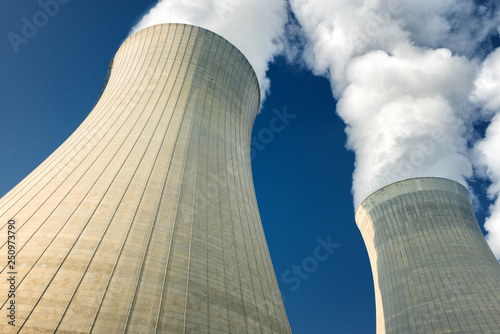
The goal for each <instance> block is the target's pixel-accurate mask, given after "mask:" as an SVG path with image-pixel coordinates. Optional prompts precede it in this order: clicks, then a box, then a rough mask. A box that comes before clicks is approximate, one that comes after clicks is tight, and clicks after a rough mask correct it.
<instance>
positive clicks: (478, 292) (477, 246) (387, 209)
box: [356, 178, 500, 334]
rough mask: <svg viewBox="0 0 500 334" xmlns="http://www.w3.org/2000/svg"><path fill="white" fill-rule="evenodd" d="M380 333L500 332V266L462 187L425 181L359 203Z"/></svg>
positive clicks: (401, 185) (385, 190)
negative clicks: (373, 285)
mask: <svg viewBox="0 0 500 334" xmlns="http://www.w3.org/2000/svg"><path fill="white" fill-rule="evenodd" d="M356 222H357V224H358V227H359V229H360V230H361V233H362V235H363V239H364V241H365V243H366V247H367V249H368V254H369V256H370V261H371V266H372V271H373V279H374V283H375V299H376V308H377V333H378V334H382V333H394V334H395V333H491V334H493V333H500V265H499V264H498V262H497V260H496V259H495V257H494V255H493V253H492V252H491V250H490V248H489V247H488V244H487V243H486V241H485V239H484V237H483V235H482V233H481V230H480V229H479V226H478V224H477V220H476V217H475V215H474V211H473V209H472V205H471V200H470V195H469V193H468V191H467V189H465V188H464V187H463V186H461V185H460V184H458V183H456V182H454V181H450V180H446V179H441V178H417V179H410V180H405V181H401V182H397V183H394V184H391V185H389V186H387V187H385V188H382V189H380V190H378V191H377V192H375V193H374V194H372V195H371V196H370V197H368V199H366V200H365V201H364V202H363V203H362V204H361V205H360V207H359V209H358V211H357V213H356Z"/></svg>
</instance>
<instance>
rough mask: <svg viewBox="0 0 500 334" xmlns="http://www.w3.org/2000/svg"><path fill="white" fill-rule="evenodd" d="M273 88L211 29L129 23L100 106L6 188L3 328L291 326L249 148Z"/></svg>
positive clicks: (0, 286) (1, 212)
mask: <svg viewBox="0 0 500 334" xmlns="http://www.w3.org/2000/svg"><path fill="white" fill-rule="evenodd" d="M259 91H260V90H259V85H258V82H257V79H256V76H255V73H254V72H253V69H252V67H251V66H250V64H249V63H248V62H247V60H246V59H245V57H244V56H243V55H242V54H241V53H240V52H239V51H238V50H237V49H236V48H235V47H234V46H232V45H231V44H230V43H228V42H227V41H226V40H224V39H223V38H222V37H220V36H218V35H216V34H214V33H212V32H210V31H207V30H204V29H201V28H198V27H194V26H190V25H184V24H168V25H158V26H154V27H150V28H147V29H144V30H142V31H140V32H138V33H136V34H134V35H133V36H131V37H130V38H128V39H127V40H126V41H125V42H124V43H123V45H122V46H121V47H120V49H119V50H118V52H117V54H116V56H115V58H114V63H113V68H112V71H111V76H110V78H109V82H108V84H107V86H106V89H105V90H104V92H103V94H102V96H101V98H100V100H99V102H98V103H97V104H96V105H95V107H94V110H93V111H92V112H91V113H90V114H89V115H88V117H87V118H86V119H85V121H84V122H83V123H82V125H81V126H80V127H79V128H78V129H77V130H76V131H75V132H74V133H73V134H72V135H71V136H70V137H69V138H68V139H67V140H66V142H64V143H63V144H62V145H61V146H60V147H59V148H58V149H57V150H56V151H55V152H54V153H53V154H52V155H51V156H49V157H48V158H47V159H46V161H44V162H43V163H42V164H41V165H40V166H39V167H38V168H36V169H35V170H34V171H33V172H32V173H31V174H30V175H28V176H27V177H26V178H25V179H24V180H23V181H22V182H20V183H19V185H18V186H16V187H15V188H13V189H12V190H11V191H10V192H9V193H8V194H6V195H5V196H4V197H3V198H2V199H0V226H2V227H1V228H0V233H1V231H4V232H5V229H6V226H7V221H8V220H9V219H11V218H13V217H14V218H15V220H16V224H17V227H18V236H19V241H20V243H19V246H18V263H19V270H18V277H17V291H16V293H17V297H16V302H17V305H19V307H18V309H17V313H16V324H18V326H17V327H12V326H8V325H7V323H6V322H0V331H1V332H2V333H16V332H26V333H30V332H64V333H66V332H71V333H89V332H92V333H107V332H110V331H111V332H130V333H136V332H137V333H139V332H156V333H160V332H168V333H188V332H200V333H209V332H210V333H236V332H237V333H290V327H289V324H288V320H287V318H286V313H285V310H284V307H283V303H282V301H281V300H277V299H276V297H277V296H279V289H278V285H277V282H276V277H275V275H274V270H273V268H272V264H271V260H270V256H269V253H268V249H267V245H266V241H265V237H264V234H263V229H262V224H261V221H260V217H259V213H258V208H257V204H256V199H255V192H254V189H253V181H252V176H251V165H250V154H249V151H247V148H248V147H249V146H250V136H251V129H252V124H253V120H254V118H255V116H256V113H257V110H258V107H259V104H260V101H259ZM242 148H245V149H244V150H243V151H242ZM6 247H7V245H6V244H5V243H3V244H2V246H1V247H0V252H2V251H4V252H5V250H6ZM1 269H2V271H1V272H0V290H2V291H7V290H8V289H7V281H6V275H7V270H6V267H2V268H1ZM7 302H8V300H7V298H6V296H5V295H4V296H0V305H1V309H2V312H5V309H6V307H7Z"/></svg>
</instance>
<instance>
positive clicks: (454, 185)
mask: <svg viewBox="0 0 500 334" xmlns="http://www.w3.org/2000/svg"><path fill="white" fill-rule="evenodd" d="M428 190H441V191H448V192H452V193H456V194H459V195H462V196H464V197H466V198H467V199H468V200H469V201H470V193H469V190H467V188H466V187H465V186H464V185H462V184H460V183H458V182H457V181H454V180H451V179H447V178H444V177H432V176H431V177H414V178H410V179H404V180H400V181H396V182H393V183H391V184H388V185H386V186H384V187H382V188H380V189H378V190H376V191H375V192H373V193H371V194H370V195H369V196H368V197H366V198H365V200H364V201H363V202H361V204H360V205H359V206H358V208H357V210H356V214H355V217H356V219H355V220H356V222H358V216H359V215H361V214H362V213H363V212H368V211H370V210H371V209H373V208H374V207H375V206H377V204H379V203H383V202H385V201H387V200H389V199H391V198H393V197H396V196H399V195H402V194H407V193H411V192H418V191H428Z"/></svg>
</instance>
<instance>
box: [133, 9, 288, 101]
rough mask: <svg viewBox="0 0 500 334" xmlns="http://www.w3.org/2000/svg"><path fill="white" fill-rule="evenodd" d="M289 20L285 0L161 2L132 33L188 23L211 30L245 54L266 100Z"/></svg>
mask: <svg viewBox="0 0 500 334" xmlns="http://www.w3.org/2000/svg"><path fill="white" fill-rule="evenodd" d="M287 20H288V13H287V4H286V2H285V0H208V1H207V0H160V1H159V2H158V4H157V5H156V6H155V7H154V8H153V9H151V10H150V12H149V13H148V14H146V15H145V16H144V17H143V18H142V19H141V21H140V22H139V23H138V24H137V25H136V26H135V27H134V28H133V29H132V33H134V32H136V31H139V30H141V29H143V28H146V27H149V26H152V25H155V24H159V23H186V24H193V25H197V26H200V27H202V28H205V29H208V30H211V31H213V32H215V33H217V34H219V35H221V36H223V37H224V38H226V39H227V40H228V41H230V42H231V43H232V44H234V45H235V46H236V47H237V48H238V49H240V50H241V51H242V52H243V54H245V56H246V57H247V59H248V60H249V61H250V63H251V64H252V66H253V68H254V69H255V72H256V73H257V77H258V79H259V82H260V85H261V92H262V98H264V96H265V93H266V92H267V91H268V90H269V87H270V82H269V79H268V78H267V77H266V71H267V69H268V63H269V62H270V61H272V60H273V58H274V56H275V55H277V54H279V53H280V52H282V50H283V39H284V33H285V24H286V22H287Z"/></svg>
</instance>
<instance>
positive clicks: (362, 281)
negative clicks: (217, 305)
mask: <svg viewBox="0 0 500 334" xmlns="http://www.w3.org/2000/svg"><path fill="white" fill-rule="evenodd" d="M61 2H63V1H62V0H61ZM155 3H156V2H155V1H144V0H142V1H138V0H127V1H123V0H122V1H118V0H107V1H92V0H91V1H85V2H83V1H74V0H73V1H68V3H67V4H65V5H61V6H60V8H59V10H58V12H57V13H56V14H55V15H54V16H53V17H50V18H49V20H48V22H47V24H46V25H45V26H43V27H41V28H39V29H38V31H36V32H32V35H33V36H32V37H30V38H29V39H27V41H25V42H27V43H25V44H20V45H19V46H18V49H19V50H18V52H17V53H16V52H15V50H14V48H13V47H12V45H11V43H10V42H9V39H8V36H9V35H8V34H9V33H10V32H13V33H16V34H18V35H21V34H22V32H21V29H22V26H23V25H24V23H23V18H27V19H28V20H33V15H36V14H37V13H38V12H39V11H40V10H41V7H40V5H39V4H37V1H33V0H29V1H22V2H20V1H14V0H4V1H2V2H1V3H0V13H1V14H0V75H1V76H0V143H1V144H0V145H1V146H0V147H1V150H0V196H3V195H4V194H5V193H7V192H8V191H9V190H10V189H11V188H12V187H14V186H15V185H16V184H17V183H18V182H20V181H21V180H22V179H23V178H24V177H25V176H26V175H28V174H29V173H30V172H31V171H32V170H33V169H34V168H36V167H37V166H38V165H39V164H40V163H41V162H42V161H43V160H44V159H45V158H46V157H48V156H49V154H51V153H52V152H53V151H54V150H55V149H56V148H57V147H58V146H59V145H60V144H61V143H62V142H63V141H64V140H65V139H66V138H67V137H68V136H69V135H70V134H71V133H72V132H73V131H74V130H75V129H76V128H77V127H78V125H79V124H80V123H81V122H82V121H83V119H84V118H85V117H86V115H87V114H88V113H89V112H90V111H91V109H92V107H93V105H94V103H95V101H96V99H97V96H98V94H99V91H100V90H101V86H102V83H103V80H104V77H105V74H106V70H107V66H108V62H109V60H110V59H111V58H112V57H113V56H114V54H115V52H116V51H117V49H118V47H119V46H120V44H121V43H122V42H123V40H124V39H125V38H126V37H127V35H128V33H129V31H130V29H131V28H132V26H134V25H135V24H136V23H137V22H138V21H139V19H140V18H141V17H142V16H143V15H144V14H145V13H146V12H147V10H148V9H149V8H150V7H152V6H153V5H154V4H155ZM11 36H12V35H11ZM269 77H270V78H271V95H270V96H269V97H268V99H267V100H266V102H265V104H264V106H263V109H262V110H261V113H260V114H259V115H258V116H257V119H256V122H255V126H254V133H253V135H254V138H255V143H257V145H254V146H253V148H254V149H255V153H256V154H255V157H254V159H253V160H252V165H253V172H254V182H255V188H256V192H257V199H258V202H259V208H260V213H261V216H262V221H263V225H264V229H265V232H266V237H267V240H268V245H269V248H270V252H271V257H272V260H273V263H274V267H275V271H276V276H277V279H278V282H279V284H280V288H281V290H282V292H283V295H284V299H285V307H286V310H287V314H288V318H289V321H290V324H291V326H292V331H293V332H294V333H296V334H301V333H304V334H309V333H318V334H321V333H353V334H355V333H362V334H364V333H375V304H374V292H373V281H372V277H371V269H370V265H369V261H368V256H367V253H366V249H365V247H364V244H363V242H362V239H361V235H360V233H359V231H358V229H357V227H356V224H355V222H354V208H353V204H352V197H351V174H352V171H353V168H354V155H353V153H352V152H348V151H347V150H346V149H345V148H344V145H345V142H346V136H345V134H344V124H343V122H342V121H341V120H340V119H339V117H338V116H337V115H336V114H335V100H334V99H333V98H332V94H331V89H330V84H329V82H328V81H327V80H326V79H324V78H318V77H314V76H313V75H311V74H310V73H309V72H308V71H306V70H303V69H301V68H300V67H298V66H296V65H293V66H292V65H289V64H287V63H286V62H285V61H284V60H283V59H278V60H277V61H276V62H275V63H274V64H272V65H271V67H270V69H269ZM276 113H281V114H283V113H287V114H289V115H292V116H290V118H289V119H288V121H289V123H288V124H287V125H286V126H285V127H284V128H283V130H282V131H280V132H276V133H273V135H272V140H270V139H271V138H270V137H266V136H265V135H266V134H269V131H268V130H266V129H269V127H270V122H271V119H272V118H273V117H276ZM292 117H293V118H292ZM259 135H260V139H259ZM262 138H264V139H265V140H264V142H265V143H263V141H262ZM478 186H482V185H478ZM478 218H479V219H480V225H482V224H483V221H484V213H480V214H479V216H478ZM328 240H330V241H331V242H332V243H335V244H336V247H337V248H335V249H334V250H333V249H332V250H333V253H332V254H328V256H326V255H325V254H327V253H321V254H322V255H323V257H322V259H323V261H320V262H318V261H316V260H314V261H313V260H312V258H313V257H314V254H315V250H316V249H317V247H318V246H319V245H321V244H322V243H323V242H328ZM304 266H305V269H306V270H304ZM297 268H299V269H297ZM307 271H309V272H307Z"/></svg>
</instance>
